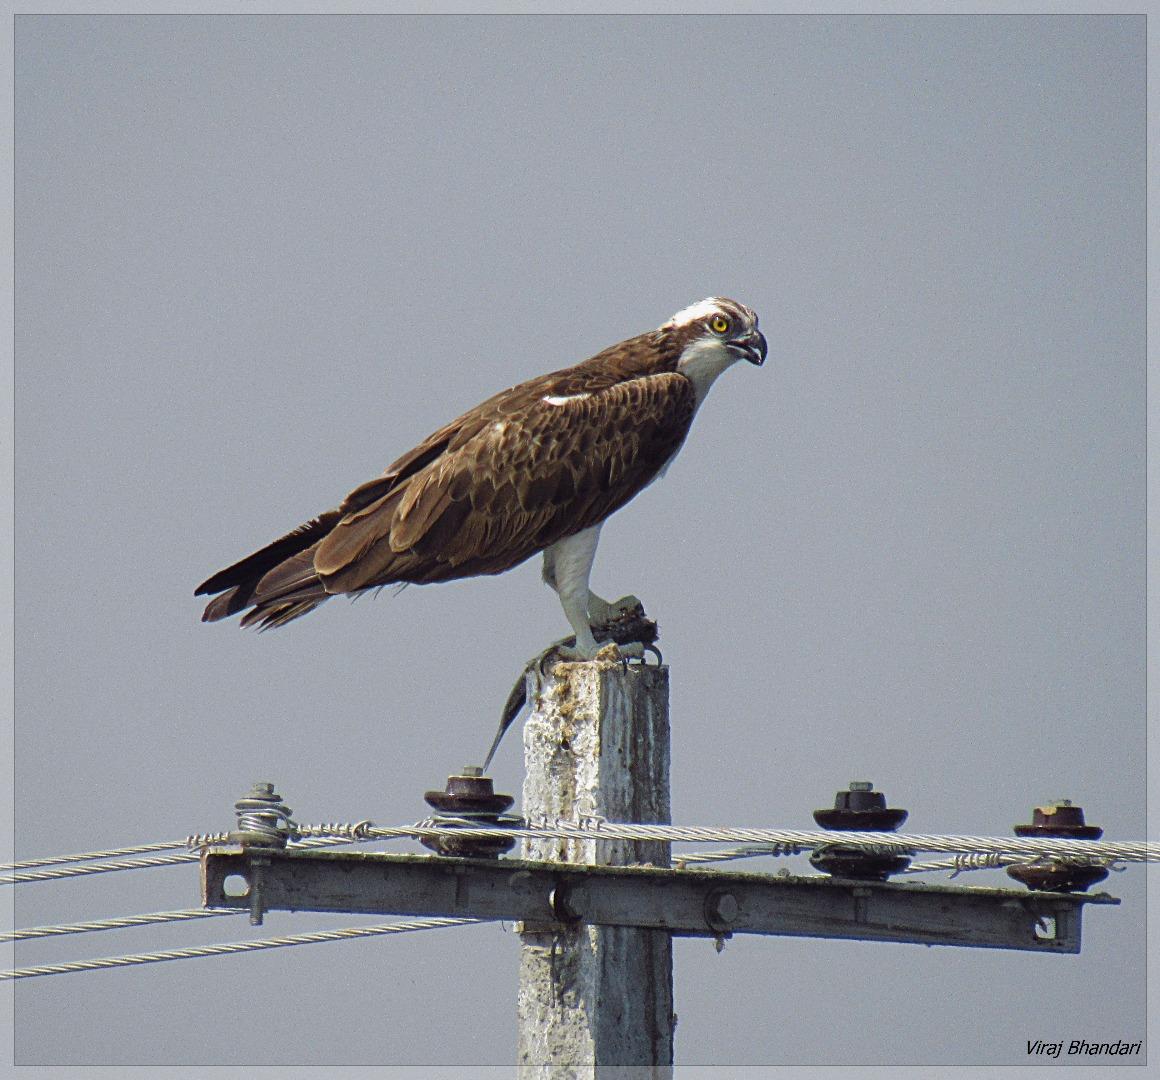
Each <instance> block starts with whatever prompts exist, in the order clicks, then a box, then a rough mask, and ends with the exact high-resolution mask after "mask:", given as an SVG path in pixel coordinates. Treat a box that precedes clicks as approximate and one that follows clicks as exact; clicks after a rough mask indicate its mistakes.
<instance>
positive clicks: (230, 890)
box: [222, 874, 250, 898]
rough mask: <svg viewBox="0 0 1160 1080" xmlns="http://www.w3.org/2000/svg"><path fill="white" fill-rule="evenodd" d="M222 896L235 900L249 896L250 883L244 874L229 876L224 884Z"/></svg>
mask: <svg viewBox="0 0 1160 1080" xmlns="http://www.w3.org/2000/svg"><path fill="white" fill-rule="evenodd" d="M222 894H223V895H224V896H229V897H235V898H236V897H241V896H249V894H250V883H249V881H248V880H247V879H246V876H245V875H244V874H227V875H226V879H225V881H223V882H222Z"/></svg>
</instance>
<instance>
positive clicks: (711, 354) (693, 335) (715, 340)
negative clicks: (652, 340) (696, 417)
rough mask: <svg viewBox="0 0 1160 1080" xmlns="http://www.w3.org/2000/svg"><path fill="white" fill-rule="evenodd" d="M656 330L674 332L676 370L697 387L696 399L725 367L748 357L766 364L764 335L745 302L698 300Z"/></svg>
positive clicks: (759, 363)
mask: <svg viewBox="0 0 1160 1080" xmlns="http://www.w3.org/2000/svg"><path fill="white" fill-rule="evenodd" d="M658 333H661V334H666V335H669V334H671V335H673V337H674V338H675V339H676V343H677V346H678V348H679V350H680V353H679V356H678V359H677V365H676V366H677V371H679V372H681V373H682V374H684V375H687V376H688V377H689V378H690V379H691V380H692V381H693V383H694V385H695V386H696V387H697V397H698V399H700V398H702V397H703V396H704V393H705V392H706V391H707V390H708V389H709V387H710V386H711V385H712V383H713V380H714V379H716V378H717V376H718V375H720V374H721V372H722V371H724V370H725V369H726V368H727V367H729V366H730V365H731V364H734V363H736V362H737V361H738V360H748V361H749V363H751V364H754V365H756V366H758V367H760V366H761V365H762V364H763V363H765V355H766V349H767V346H766V342H765V335H764V334H762V332H761V331H760V330H758V329H757V315H756V313H755V312H754V311H753V310H752V309H751V308H747V307H746V306H745V305H744V304H739V303H738V302H737V301H736V300H729V299H726V298H725V297H722V296H710V297H709V298H708V299H706V300H698V301H697V303H695V304H690V305H689V306H688V307H687V308H684V309H682V310H681V311H678V312H677V313H676V314H675V315H674V316H673V317H672V318H671V319H669V321H668V322H666V323H665V324H664V325H663V326H661V327H660V328H659V330H658Z"/></svg>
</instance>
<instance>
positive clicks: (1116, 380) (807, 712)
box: [15, 16, 1146, 1075]
mask: <svg viewBox="0 0 1160 1080" xmlns="http://www.w3.org/2000/svg"><path fill="white" fill-rule="evenodd" d="M1144 27H1145V24H1144V20H1143V18H1142V17H1138V16H1137V17H1106V16H1104V17H1082V18H1081V17H884V18H852V17H732V18H720V17H718V18H668V19H666V18H589V19H575V18H527V17H511V18H459V17H443V18H418V17H413V18H403V17H385V16H368V17H312V18H311V17H235V18H226V17H179V18H169V17H86V16H69V17H41V16H36V17H21V18H19V19H18V20H17V25H16V43H17V57H16V62H17V78H16V125H17V138H16V184H17V204H16V208H17V270H18V275H17V292H16V295H17V309H16V310H17V315H16V356H17V368H16V394H17V398H16V400H17V508H18V517H17V584H18V589H17V604H16V620H17V621H16V626H17V634H18V645H19V649H18V668H17V676H18V678H17V724H16V740H15V742H16V780H17V790H16V796H17V797H16V810H17V826H18V829H17V839H18V843H17V853H18V857H30V856H34V855H48V854H57V853H63V852H68V851H83V850H89V849H93V848H101V847H106V846H114V845H120V844H127V843H137V842H147V841H153V840H162V839H169V838H173V837H180V836H184V835H186V834H188V833H190V832H194V831H203V830H216V829H222V828H228V827H229V826H230V824H231V822H232V803H233V801H234V799H235V798H237V797H238V796H239V795H240V794H242V792H243V791H244V790H245V789H246V788H247V787H248V786H249V784H250V782H251V781H253V780H255V779H259V778H261V779H270V780H273V781H275V782H276V783H277V785H278V789H279V791H280V792H281V793H282V794H283V795H284V796H285V797H286V799H287V800H288V801H289V803H290V804H291V805H292V806H293V807H294V809H295V812H296V817H297V818H298V819H300V820H303V821H322V820H358V819H362V818H371V819H373V820H375V821H376V822H378V823H382V824H394V823H399V822H404V821H413V820H415V819H416V818H417V817H419V816H421V815H422V814H423V813H424V812H425V806H424V804H423V802H422V792H423V791H424V789H426V788H428V787H432V786H440V785H441V784H442V782H443V780H444V778H445V777H446V775H447V773H448V772H450V771H453V770H454V769H456V768H457V767H458V766H460V765H462V764H464V763H465V762H468V761H474V760H478V759H479V758H480V757H481V756H482V753H483V750H484V749H485V748H486V746H487V743H488V741H489V740H490V738H491V735H492V731H493V728H494V724H495V719H496V715H497V711H498V709H499V706H500V704H501V703H502V702H503V700H504V697H505V695H506V694H507V691H508V688H509V686H510V684H511V682H512V680H513V678H514V677H515V675H516V673H517V671H518V669H519V667H520V665H521V663H522V662H523V661H524V660H525V659H526V658H527V657H528V656H530V655H531V654H532V653H534V652H535V651H537V650H538V649H539V648H540V647H541V646H542V645H544V644H546V643H547V642H548V641H550V640H552V639H554V638H556V637H558V636H560V635H561V634H562V633H564V632H565V630H566V627H565V625H564V622H563V618H562V614H561V612H560V609H559V605H558V603H557V602H556V600H555V598H554V596H553V595H552V594H551V593H550V591H549V590H547V589H546V588H545V587H544V586H543V584H542V583H541V582H540V579H539V569H538V565H537V564H536V563H535V562H530V563H528V564H526V565H525V566H523V567H521V568H519V569H517V570H515V571H513V572H512V573H510V574H507V575H504V576H502V577H499V578H488V579H480V580H476V581H471V582H466V583H456V584H452V585H446V586H438V587H427V588H412V589H408V590H407V591H406V592H404V593H403V594H401V595H399V596H396V597H391V596H390V595H389V594H388V593H384V594H382V595H381V596H379V597H378V598H377V599H373V600H372V599H367V600H364V601H362V602H360V603H358V604H355V605H351V604H348V603H346V602H345V601H334V602H332V603H330V604H327V605H326V606H325V607H323V608H322V609H321V610H319V611H317V612H315V613H314V614H312V615H311V616H309V617H308V618H307V619H305V620H302V621H300V622H297V623H294V624H293V625H292V626H290V627H288V628H286V629H284V630H280V631H276V632H272V633H268V634H262V635H256V634H253V633H246V632H242V631H240V630H238V629H237V628H236V627H235V626H234V625H215V626H203V625H202V624H201V623H200V622H199V615H200V610H201V604H200V603H199V602H198V601H195V600H194V599H193V596H192V590H193V588H194V586H195V585H196V584H197V583H198V582H199V581H201V580H202V579H203V578H204V577H206V576H207V575H208V574H209V573H210V572H212V571H214V570H217V569H218V568H220V567H222V566H224V565H226V564H227V563H229V562H231V561H233V560H234V559H236V558H237V557H239V556H241V555H244V554H246V553H247V552H249V551H251V550H253V549H254V548H255V547H257V546H260V545H261V544H263V543H265V542H267V541H269V540H271V539H273V538H275V537H276V536H278V535H280V534H281V533H282V532H284V531H285V530H287V529H288V528H290V527H292V526H294V525H296V524H298V523H299V522H300V521H303V520H305V519H306V518H308V517H310V516H312V515H313V514H315V513H317V512H318V511H320V510H323V509H326V508H328V507H330V506H332V505H334V504H335V503H336V502H337V501H338V500H340V499H341V498H342V496H343V495H344V494H345V493H346V492H347V491H348V490H349V489H350V488H351V487H353V486H355V485H356V484H358V483H360V482H362V481H364V480H367V479H370V478H372V477H374V476H375V475H376V474H377V473H378V472H379V471H381V470H382V468H383V467H384V466H385V465H386V464H387V463H388V462H389V461H391V460H392V459H393V458H394V457H396V456H397V455H398V454H400V453H401V452H402V451H404V450H406V449H408V448H409V447H410V446H411V445H412V444H413V443H414V442H415V441H417V440H418V439H420V438H422V437H423V436H425V435H426V434H428V433H429V432H430V431H431V430H433V429H434V428H436V427H437V426H439V425H440V424H442V423H443V422H445V421H446V420H448V419H450V418H451V417H452V416H454V415H456V414H457V413H459V412H460V411H462V410H463V409H465V408H468V407H470V406H471V405H473V404H475V403H476V402H477V401H479V400H481V399H482V398H484V397H486V396H488V395H490V394H491V393H493V392H495V391H496V390H499V389H501V388H503V387H505V386H508V385H511V384H512V383H515V382H517V381H520V380H522V379H524V378H527V377H530V376H532V375H536V374H539V373H541V372H543V371H547V370H551V369H554V368H558V367H562V366H565V365H568V364H571V363H574V362H576V361H578V360H581V359H583V358H585V357H587V356H589V355H590V354H592V353H593V352H595V351H596V350H598V349H600V348H602V347H603V346H605V345H608V344H610V343H612V342H614V341H617V340H620V339H622V338H624V337H626V336H629V335H631V334H635V333H638V332H640V331H642V330H645V329H649V328H651V327H653V326H655V325H657V324H659V323H660V322H662V321H663V320H664V319H665V318H667V317H668V316H669V315H670V314H672V313H673V312H674V311H675V310H677V309H678V308H680V307H683V306H684V305H686V304H687V303H689V302H691V301H693V300H696V299H699V298H701V297H703V296H705V295H708V294H723V295H729V296H733V297H735V298H737V299H739V300H741V301H743V302H745V303H747V304H749V305H750V306H752V307H753V308H755V309H756V310H757V311H758V312H759V314H760V316H761V321H762V327H763V329H764V330H765V332H766V334H767V336H768V338H769V342H770V355H769V360H768V362H767V364H766V366H765V367H764V368H763V369H761V370H755V369H752V368H749V367H745V368H744V370H740V369H738V370H733V371H731V372H729V373H728V374H727V375H726V376H725V377H723V378H722V380H721V381H720V383H719V384H718V385H717V387H716V388H715V389H714V392H713V394H712V396H711V398H710V400H709V402H708V404H707V405H706V407H705V408H704V409H703V410H702V412H701V414H700V415H699V417H698V419H697V423H696V425H695V428H694V431H693V433H692V436H691V438H690V441H689V443H688V445H687V446H686V448H685V450H684V452H683V453H682V455H681V457H680V459H679V460H678V462H677V463H676V465H675V466H674V467H673V468H672V469H671V470H670V472H669V474H668V475H667V476H666V477H665V479H664V480H663V481H662V482H661V483H659V484H657V485H654V486H653V487H652V488H650V489H649V490H648V491H647V492H645V493H644V494H643V495H642V496H641V497H640V498H639V499H638V500H637V501H636V502H634V503H633V504H632V505H631V506H630V507H629V508H628V509H626V510H625V511H623V512H621V513H620V514H619V515H617V516H616V517H614V518H613V519H612V521H611V522H610V523H609V525H608V526H607V527H606V528H605V530H604V535H603V538H602V543H601V547H600V551H599V554H598V557H597V563H596V567H595V571H594V574H593V587H594V588H595V589H596V591H597V592H600V593H601V594H603V595H606V596H617V595H620V594H621V593H625V592H630V591H631V592H635V593H637V594H638V595H640V596H641V597H642V598H643V599H644V600H645V602H646V605H647V607H648V610H649V612H650V614H652V615H653V616H654V617H655V618H657V620H658V621H659V623H660V626H661V631H662V645H663V648H664V652H665V658H666V660H667V661H668V662H669V663H670V665H671V666H672V684H673V694H672V722H673V739H672V743H673V769H672V774H673V794H672V801H673V808H674V819H675V820H676V821H677V822H680V823H686V824H746V825H784V826H791V827H810V826H811V824H812V821H811V817H810V814H811V811H812V810H814V809H815V808H817V807H821V806H825V805H828V804H830V803H831V801H832V799H833V793H834V791H835V790H836V789H837V788H840V787H843V786H845V784H846V782H847V781H849V780H850V779H852V778H868V779H872V780H873V781H875V782H876V783H877V784H878V785H879V787H881V788H882V789H884V790H885V791H886V792H887V793H888V795H889V797H890V799H891V801H892V803H894V804H896V805H902V806H905V807H907V808H909V810H910V814H911V816H910V821H909V823H908V827H910V828H911V829H912V830H914V831H924V832H954V833H963V832H968V833H980V834H1009V833H1010V830H1011V827H1012V826H1013V825H1014V824H1016V823H1018V822H1022V821H1026V820H1029V815H1030V812H1031V808H1032V806H1033V805H1034V804H1035V803H1037V802H1039V801H1042V800H1044V799H1047V798H1051V797H1056V796H1069V797H1071V798H1073V799H1075V800H1077V801H1080V802H1082V803H1083V805H1084V806H1085V807H1086V808H1087V811H1088V816H1089V820H1090V821H1092V822H1094V823H1096V824H1100V825H1102V826H1103V827H1104V828H1105V830H1106V835H1107V836H1108V837H1109V838H1116V839H1140V838H1142V837H1143V835H1144V829H1145V821H1144V805H1145V786H1144V785H1145V775H1144V755H1145V743H1144V734H1145V683H1144V671H1145V651H1144V650H1145V641H1144V625H1145V608H1144V567H1145V491H1144V485H1145V355H1144V348H1145V339H1144V331H1145V292H1144V259H1145V236H1144V206H1145V201H1144V200H1145V183H1146V179H1145V177H1146V172H1145V141H1144V135H1145V113H1144V108H1145V88H1144V71H1145V37H1144ZM493 772H494V774H495V777H496V783H497V786H498V787H499V788H500V789H502V790H504V791H508V792H512V793H518V790H519V787H520V783H521V778H522V776H521V762H520V756H519V739H518V737H517V738H509V740H508V741H507V742H506V743H505V745H504V746H503V748H502V749H501V752H500V754H499V756H498V759H497V762H496V764H495V766H494V769H493ZM396 850H399V849H398V848H396ZM963 881H964V879H962V878H960V879H958V883H963ZM1005 881H1006V879H1005V878H1004V877H1002V876H1001V875H993V874H981V875H976V876H974V877H972V878H970V879H967V883H970V884H999V883H1002V882H1005ZM1109 888H1110V891H1112V892H1114V893H1115V894H1116V895H1119V896H1121V897H1123V900H1124V903H1123V905H1122V906H1121V907H1119V908H1100V909H1093V910H1092V911H1090V912H1089V914H1088V917H1087V920H1086V926H1085V941H1084V951H1083V953H1082V955H1080V956H1078V957H1048V956H1029V955H1023V954H1005V953H1001V952H990V951H968V950H952V949H932V948H923V947H919V946H903V945H883V944H863V943H839V942H826V941H815V940H793V939H777V938H737V939H734V940H733V941H731V942H730V943H729V944H728V945H727V946H726V948H725V950H724V952H723V953H722V954H721V955H718V954H717V953H716V952H715V951H714V949H713V946H712V943H711V942H707V941H689V940H680V939H678V941H677V942H676V945H675V963H676V1007H677V1012H678V1014H679V1026H678V1028H677V1044H676V1045H677V1055H678V1061H679V1062H680V1063H683V1064H686V1065H710V1064H718V1065H723V1064H727V1065H754V1066H757V1065H761V1066H773V1065H790V1064H799V1065H800V1064H821V1065H827V1064H828V1065H843V1064H845V1065H848V1064H878V1065H904V1064H912V1065H917V1064H925V1065H949V1064H980V1065H1007V1064H1020V1063H1025V1062H1026V1061H1027V1054H1026V1043H1027V1041H1028V1040H1035V1039H1040V1038H1045V1039H1059V1038H1067V1039H1071V1038H1081V1037H1082V1038H1086V1039H1089V1040H1095V1039H1099V1040H1115V1039H1132V1040H1135V1039H1141V1038H1144V1037H1145V998H1144V980H1145V970H1144V956H1143V945H1142V942H1143V940H1144V936H1143V935H1144V913H1145V912H1144V875H1143V873H1142V872H1140V870H1139V869H1138V868H1133V869H1130V870H1129V871H1128V872H1127V873H1124V874H1118V875H1113V878H1112V880H1111V882H1110V885H1109ZM21 890H22V891H21V892H20V893H19V897H18V902H17V923H18V925H37V924H42V923H58V922H64V921H71V920H76V919H82V918H96V917H103V916H111V915H119V914H127V913H135V912H146V911H155V910H161V909H168V908H178V907H189V906H195V905H196V904H197V902H198V891H197V890H198V884H197V874H196V871H195V870H194V869H192V868H189V867H186V868H178V869H158V870H150V871H142V872H134V873H124V874H116V875H102V876H100V877H95V878H90V879H86V880H83V881H77V882H68V883H59V884H36V885H25V886H21ZM360 921H362V922H365V921H368V920H359V919H356V918H349V917H345V918H344V917H337V918H334V919H328V918H323V917H316V916H308V915H300V916H292V915H286V914H274V915H271V916H270V917H269V919H268V927H269V929H270V931H271V932H273V933H292V932H297V931H299V930H306V929H314V928H317V927H322V926H340V925H355V924H358V923H359V922H360ZM250 935H251V931H250V929H249V928H248V927H247V926H246V925H245V923H244V921H241V920H239V921H237V922H229V923H227V922H226V921H225V920H217V921H213V922H207V923H203V924H199V925H190V926H181V927H176V928H171V929H150V930H140V931H132V932H118V933H116V934H103V935H88V936H85V937H82V938H71V939H65V940H60V941H48V942H38V943H30V944H28V945H27V946H26V947H22V948H21V949H20V950H18V953H17V962H18V963H21V964H31V963H41V962H51V961H54V960H57V959H77V958H81V957H85V956H104V955H111V954H116V953H120V952H130V951H140V950H147V949H155V948H164V947H170V946H176V945H180V944H191V943H196V942H202V941H217V940H230V939H236V938H244V937H247V936H250ZM517 954H518V939H517V937H516V936H515V935H514V934H513V933H512V932H511V930H510V928H506V929H505V928H501V927H498V926H486V927H474V928H464V929H455V930H441V931H435V932H429V933H425V934H417V935H413V936H410V937H406V938H394V939H389V940H386V939H384V940H377V941H364V942H355V943H343V944H331V945H320V946H312V947H309V948H302V949H293V950H282V951H274V952H268V953H264V954H260V955H249V956H242V957H229V958H223V959H213V960H200V961H190V962H185V963H170V964H159V965H152V966H148V967H138V968H134V969H131V970H123V971H113V972H104V973H92V974H83V975H73V976H61V977H53V978H46V979H40V980H26V981H25V982H23V983H22V984H21V985H19V987H18V988H17V990H16V1006H17V1028H16V1051H17V1060H18V1062H20V1063H21V1064H25V1065H37V1064H40V1065H76V1064H99V1065H122V1066H124V1065H142V1066H146V1065H147V1066H155V1067H158V1068H157V1075H162V1074H163V1073H164V1071H165V1070H164V1069H162V1068H161V1067H163V1066H174V1065H180V1064H186V1065H200V1066H209V1065H234V1066H237V1065H253V1064H262V1065H271V1066H273V1065H295V1064H298V1065H315V1066H321V1065H348V1066H355V1065H365V1066H372V1065H388V1064H410V1065H444V1066H466V1065H471V1064H475V1065H481V1064H482V1065H506V1064H510V1063H511V1062H512V1061H513V1058H514V1049H513V1048H514V1041H515V1032H514V1015H515V1005H514V1000H515V989H516V972H517ZM231 1075H236V1072H233V1071H232V1072H231ZM311 1075H319V1073H318V1071H317V1069H316V1070H314V1071H313V1072H312V1073H311Z"/></svg>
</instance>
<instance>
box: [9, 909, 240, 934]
mask: <svg viewBox="0 0 1160 1080" xmlns="http://www.w3.org/2000/svg"><path fill="white" fill-rule="evenodd" d="M245 914H246V912H244V911H241V910H238V911H221V910H218V911H209V910H206V909H205V908H185V909H184V910H181V911H154V912H152V913H151V914H149V915H122V916H121V917H120V918H117V919H93V920H91V921H90V922H79V923H61V924H60V925H58V926H30V927H28V928H27V929H24V930H8V931H5V932H4V933H2V934H0V941H27V940H29V939H31V938H42V937H56V936H58V935H60V934H87V933H90V932H91V931H94V930H123V929H125V928H126V927H130V926H149V925H151V924H153V923H166V922H187V921H189V920H191V919H212V918H216V917H217V916H219V915H245Z"/></svg>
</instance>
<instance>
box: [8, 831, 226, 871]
mask: <svg viewBox="0 0 1160 1080" xmlns="http://www.w3.org/2000/svg"><path fill="white" fill-rule="evenodd" d="M222 835H223V836H224V834H222ZM185 845H186V841H184V840H162V841H160V842H159V843H156V844H134V845H132V846H131V847H119V848H110V849H109V850H107V851H82V852H79V853H78V854H76V855H45V856H43V857H42V858H39V859H21V860H20V861H19V862H6V863H0V870H4V871H8V870H31V869H32V868H33V867H34V866H54V865H56V864H58V863H74V862H91V861H92V860H94V859H118V858H122V857H123V856H125V855H144V854H145V853H146V852H149V851H167V850H168V849H170V848H179V847H185Z"/></svg>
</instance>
